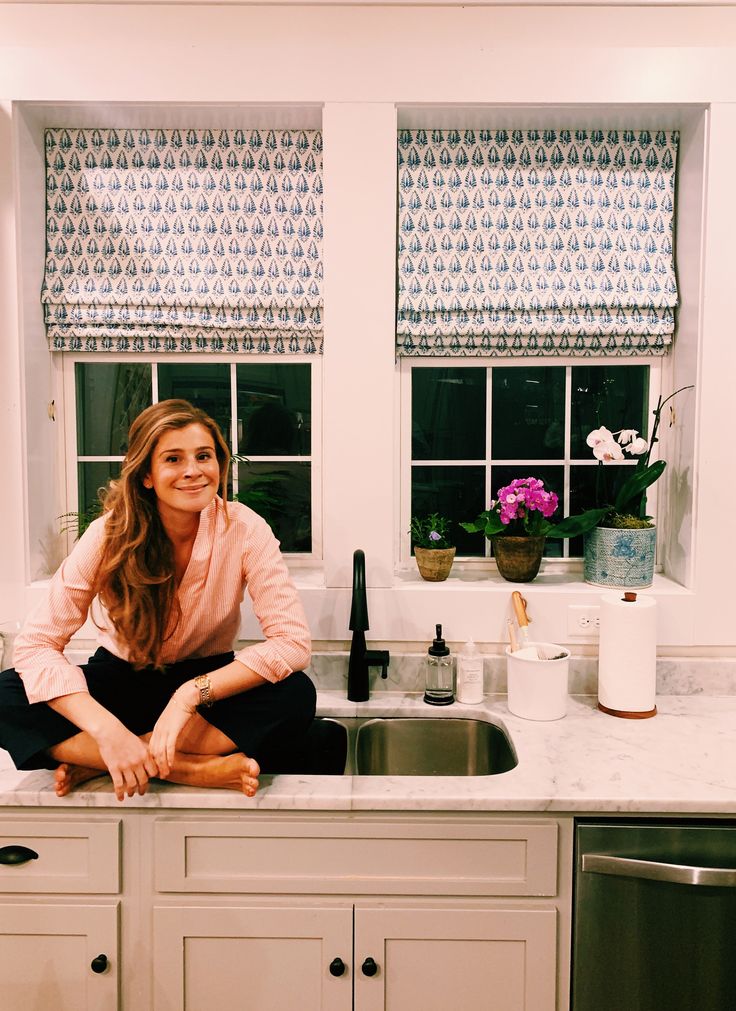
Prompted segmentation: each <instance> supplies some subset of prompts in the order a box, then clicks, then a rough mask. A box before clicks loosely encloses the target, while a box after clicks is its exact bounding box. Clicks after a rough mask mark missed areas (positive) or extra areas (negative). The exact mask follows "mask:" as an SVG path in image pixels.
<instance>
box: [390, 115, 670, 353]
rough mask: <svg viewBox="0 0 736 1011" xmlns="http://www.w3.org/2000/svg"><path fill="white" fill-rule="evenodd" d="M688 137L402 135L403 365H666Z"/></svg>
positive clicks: (399, 330) (641, 133) (399, 344)
mask: <svg viewBox="0 0 736 1011" xmlns="http://www.w3.org/2000/svg"><path fill="white" fill-rule="evenodd" d="M677 144H678V134H677V132H674V131H658V132H652V131H649V130H638V131H634V130H620V131H619V130H608V131H603V130H512V131H507V130H463V131H460V130H431V131H427V130H401V131H399V135H398V184H399V220H398V226H399V227H398V304H397V327H396V334H397V340H396V349H397V354H398V355H459V356H462V355H586V356H587V355H599V354H611V355H641V354H645V355H662V354H665V353H666V351H667V348H668V346H669V345H670V343H671V341H672V336H673V333H674V329H675V307H676V305H677V283H676V277H675V264H674V256H673V230H674V208H675V166H676V161H677Z"/></svg>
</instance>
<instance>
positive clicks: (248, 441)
mask: <svg viewBox="0 0 736 1011" xmlns="http://www.w3.org/2000/svg"><path fill="white" fill-rule="evenodd" d="M310 369H311V366H310V365H307V364H304V365H297V364H293V365H257V364H255V365H250V364H245V365H238V366H237V378H238V449H239V452H240V453H243V454H245V455H246V456H247V455H248V454H250V455H252V456H309V455H310V454H311V451H312V391H311V378H310Z"/></svg>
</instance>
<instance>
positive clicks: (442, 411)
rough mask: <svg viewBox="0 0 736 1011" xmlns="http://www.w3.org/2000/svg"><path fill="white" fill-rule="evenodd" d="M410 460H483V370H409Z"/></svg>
mask: <svg viewBox="0 0 736 1011" xmlns="http://www.w3.org/2000/svg"><path fill="white" fill-rule="evenodd" d="M411 376H412V398H411V403H412V440H411V443H412V447H411V454H412V459H413V460H483V459H485V455H486V420H485V416H486V370H485V369H462V368H460V369H458V368H446V369H412V373H411Z"/></svg>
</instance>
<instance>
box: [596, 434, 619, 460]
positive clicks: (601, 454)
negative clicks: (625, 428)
mask: <svg viewBox="0 0 736 1011" xmlns="http://www.w3.org/2000/svg"><path fill="white" fill-rule="evenodd" d="M593 456H594V457H595V458H596V460H606V461H608V460H623V458H624V454H623V453H622V452H621V447H620V446H619V444H618V443H617V442H616V440H615V439H614V438H613V436H611V438H610V439H608V440H606V441H603V442H598V443H596V445H595V446H593Z"/></svg>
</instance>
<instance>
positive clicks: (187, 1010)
mask: <svg viewBox="0 0 736 1011" xmlns="http://www.w3.org/2000/svg"><path fill="white" fill-rule="evenodd" d="M351 938H352V910H351V909H349V908H340V909H325V908H296V907H279V908H269V907H247V908H245V907H238V908H233V907H226V908H223V907H219V908H218V907H202V906H200V907H184V908H182V907H169V908H160V907H159V908H156V909H155V910H154V965H155V982H154V1011H172V1009H173V1008H176V1009H177V1011H211V1009H212V1008H217V1011H266V1009H268V1011H294V1009H297V1008H298V1009H299V1011H351V1008H352V976H353V973H352V944H351ZM336 960H339V962H340V963H342V972H340V973H339V974H338V975H335V974H334V971H335V969H338V970H339V969H340V965H339V964H338V963H337V962H336ZM331 966H332V969H333V971H330V967H331Z"/></svg>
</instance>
